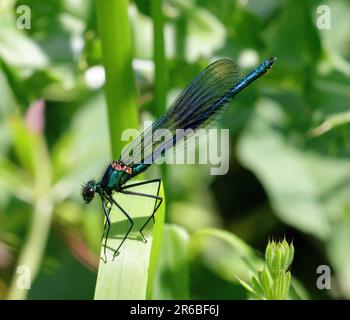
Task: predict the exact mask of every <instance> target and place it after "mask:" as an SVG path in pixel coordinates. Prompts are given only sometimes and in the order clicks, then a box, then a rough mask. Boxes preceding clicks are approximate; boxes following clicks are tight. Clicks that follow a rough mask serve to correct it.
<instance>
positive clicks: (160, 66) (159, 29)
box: [151, 0, 166, 117]
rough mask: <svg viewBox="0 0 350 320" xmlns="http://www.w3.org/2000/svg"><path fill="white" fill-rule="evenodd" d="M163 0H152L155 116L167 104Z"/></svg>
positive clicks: (159, 114)
mask: <svg viewBox="0 0 350 320" xmlns="http://www.w3.org/2000/svg"><path fill="white" fill-rule="evenodd" d="M162 3H163V0H152V2H151V6H152V7H151V9H152V18H153V56H154V63H155V81H154V87H155V99H154V100H155V108H154V111H155V116H157V117H159V116H161V115H162V114H163V113H164V111H165V105H166V69H165V53H164V15H163V11H162Z"/></svg>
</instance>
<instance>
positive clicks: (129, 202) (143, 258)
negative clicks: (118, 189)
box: [95, 184, 164, 300]
mask: <svg viewBox="0 0 350 320" xmlns="http://www.w3.org/2000/svg"><path fill="white" fill-rule="evenodd" d="M130 190H131V189H130ZM132 190H133V191H137V192H142V193H148V194H156V192H157V184H149V185H143V186H139V187H135V188H132ZM115 198H116V200H117V201H118V203H119V204H120V205H121V207H122V208H123V209H124V210H126V211H127V212H128V213H130V215H131V217H132V218H133V220H134V222H135V225H134V227H133V230H132V231H131V232H130V234H129V237H128V239H127V240H126V241H125V243H124V245H123V246H122V247H121V249H120V254H119V255H118V256H116V257H115V259H114V261H112V260H113V252H114V250H113V249H116V248H117V247H118V245H119V243H120V242H121V241H122V238H123V236H124V235H125V233H126V231H127V228H128V220H127V218H126V217H125V216H124V215H123V214H122V212H120V211H119V210H118V209H112V211H111V213H110V219H111V230H110V236H109V240H108V242H107V247H108V248H110V249H108V250H107V263H105V262H104V261H103V260H102V259H101V260H100V266H99V270H98V275H97V282H96V290H95V299H97V300H98V299H131V300H133V299H145V298H146V292H147V286H149V288H148V290H149V291H150V290H151V288H150V284H149V283H151V282H152V281H153V276H154V275H153V273H152V272H154V269H155V268H156V265H157V258H158V253H157V251H158V252H159V249H158V248H157V246H159V244H160V239H159V236H161V234H162V232H161V229H162V227H163V221H164V206H163V205H161V206H160V208H159V209H158V211H157V213H156V223H155V224H153V222H152V221H150V223H149V224H148V226H147V227H146V230H145V232H144V234H145V236H146V239H147V243H144V242H143V241H142V238H141V236H140V233H139V229H140V228H141V226H142V225H143V224H144V222H145V221H146V220H147V218H148V217H149V215H150V214H151V213H152V210H153V207H154V199H149V198H144V197H137V196H134V195H123V194H117V195H115ZM153 233H154V234H155V235H156V238H155V239H153ZM153 240H154V244H153V248H152V242H153ZM151 255H152V257H151ZM101 258H104V252H103V247H102V248H101ZM150 265H151V267H150Z"/></svg>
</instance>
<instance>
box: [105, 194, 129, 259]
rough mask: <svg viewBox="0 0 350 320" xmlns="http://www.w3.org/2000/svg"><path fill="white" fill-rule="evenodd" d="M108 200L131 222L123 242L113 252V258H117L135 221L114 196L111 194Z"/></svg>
mask: <svg viewBox="0 0 350 320" xmlns="http://www.w3.org/2000/svg"><path fill="white" fill-rule="evenodd" d="M108 200H109V201H110V202H111V203H113V204H114V205H116V206H117V207H118V209H119V210H120V211H121V212H123V214H124V215H125V216H126V217H127V218H128V220H129V222H130V227H129V229H128V231H127V232H126V234H125V237H124V238H123V240H122V242H121V243H120V244H119V246H118V248H117V250H115V251H114V254H113V260H114V258H115V256H116V255H117V253H118V251H119V249H120V247H121V246H122V245H123V243H124V242H125V240H126V239H127V237H128V235H129V233H130V231H131V229H132V227H133V226H134V221H133V220H132V219H131V217H130V216H129V215H128V213H127V212H126V211H125V210H124V209H123V208H122V207H121V206H120V205H119V204H118V203H117V202H116V201H115V200H114V198H113V197H112V196H109V198H108Z"/></svg>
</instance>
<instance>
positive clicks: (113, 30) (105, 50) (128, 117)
mask: <svg viewBox="0 0 350 320" xmlns="http://www.w3.org/2000/svg"><path fill="white" fill-rule="evenodd" d="M95 3H96V9H97V22H98V30H99V36H100V39H101V44H102V55H103V63H104V67H105V72H106V84H105V93H106V100H107V108H108V119H109V132H110V140H111V147H112V155H113V158H114V159H117V158H118V157H119V156H120V153H121V150H122V148H123V146H124V144H125V142H124V144H123V142H122V143H121V134H122V132H123V131H124V130H125V129H128V128H138V115H137V109H136V102H135V98H136V90H135V81H134V80H135V79H134V74H133V71H132V65H131V64H132V45H131V30H130V25H129V21H128V1H127V0H96V1H95Z"/></svg>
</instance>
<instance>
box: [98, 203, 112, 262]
mask: <svg viewBox="0 0 350 320" xmlns="http://www.w3.org/2000/svg"><path fill="white" fill-rule="evenodd" d="M101 201H102V207H103V212H104V213H105V216H106V222H105V226H104V229H105V228H106V225H107V233H106V238H105V243H104V247H103V253H104V255H105V263H106V262H107V252H106V248H107V240H108V234H109V229H110V228H111V221H110V220H109V213H110V211H111V208H112V205H111V207H110V208H109V210H108V209H107V207H106V202H105V201H106V200H105V199H104V198H101ZM104 233H105V230H103V235H104ZM103 235H102V239H103ZM102 239H101V240H102Z"/></svg>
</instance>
